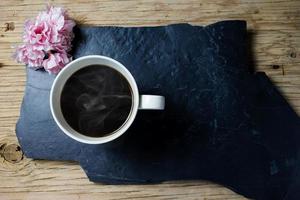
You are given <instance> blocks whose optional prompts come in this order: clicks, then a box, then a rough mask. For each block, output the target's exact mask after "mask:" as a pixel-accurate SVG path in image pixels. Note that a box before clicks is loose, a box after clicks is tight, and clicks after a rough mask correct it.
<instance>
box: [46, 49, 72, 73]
mask: <svg viewBox="0 0 300 200" xmlns="http://www.w3.org/2000/svg"><path fill="white" fill-rule="evenodd" d="M70 61H71V59H70V58H69V57H68V55H67V54H66V53H59V52H57V53H53V54H49V57H48V58H47V59H45V60H44V61H43V66H44V68H45V70H46V71H47V72H49V73H50V74H57V73H58V72H59V71H60V70H61V69H62V68H63V67H64V66H65V65H66V64H67V63H68V62H70Z"/></svg>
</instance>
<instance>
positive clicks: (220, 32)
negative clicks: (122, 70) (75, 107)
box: [16, 21, 300, 199]
mask: <svg viewBox="0 0 300 200" xmlns="http://www.w3.org/2000/svg"><path fill="white" fill-rule="evenodd" d="M246 34H247V30H246V23H245V22H244V21H224V22H219V23H216V24H212V25H209V26H206V27H201V26H191V25H188V24H176V25H169V26H161V27H143V28H121V27H78V28H77V30H76V38H75V43H74V52H73V55H74V58H78V57H81V56H84V55H91V54H99V55H106V56H110V57H112V58H114V59H116V60H118V61H120V62H121V63H123V64H124V65H125V66H126V67H127V68H128V69H129V71H130V72H131V73H132V74H133V76H134V77H135V79H136V81H137V84H138V87H139V90H140V92H141V93H149V94H162V95H164V96H165V97H166V110H165V111H139V113H138V115H137V118H136V120H135V122H134V123H133V125H132V127H130V129H129V130H128V131H127V132H126V134H124V135H123V136H122V137H120V138H119V139H118V140H116V141H114V142H111V143H108V144H102V145H86V144H80V143H78V142H76V141H74V140H72V139H70V138H68V137H67V136H65V135H64V134H63V133H62V132H61V131H60V129H59V128H58V127H57V125H56V124H55V122H54V120H53V119H52V116H51V113H50V108H49V90H50V87H51V85H52V82H53V80H54V78H55V77H54V76H50V75H48V74H47V73H46V72H44V71H42V70H39V71H34V70H31V69H27V84H26V91H25V96H24V99H23V103H22V107H21V115H20V119H19V121H18V123H17V127H16V132H17V136H18V139H19V142H20V144H21V146H22V149H23V151H24V153H25V155H26V156H27V157H30V158H36V159H50V160H75V161H78V162H79V163H80V165H81V166H82V167H83V169H84V170H85V172H86V174H87V176H88V177H89V179H90V180H91V181H95V182H104V183H108V184H129V183H157V182H162V181H166V180H190V179H193V180H195V179H207V180H211V181H215V182H217V183H220V184H223V185H225V186H227V187H230V188H231V189H233V190H234V191H236V192H238V193H240V194H243V195H245V196H247V197H251V198H255V199H283V198H285V197H286V198H287V199H293V198H294V199H297V198H298V199H299V198H300V196H299V194H297V188H298V187H297V186H299V182H300V180H299V179H300V178H299V177H298V173H299V172H300V169H299V168H300V167H299V166H300V165H299V164H300V159H299V154H298V152H299V147H298V146H299V145H298V142H300V136H299V130H300V120H299V117H298V116H297V115H296V113H295V112H294V111H293V110H292V109H291V107H290V106H289V105H288V103H287V102H286V101H285V100H284V98H283V97H282V96H281V95H280V94H279V92H278V91H277V90H276V88H275V87H274V86H273V84H272V83H271V82H270V81H269V79H268V78H267V76H266V75H265V74H264V73H258V74H251V73H249V70H248V67H247V51H246V49H247V48H246V43H247V41H246Z"/></svg>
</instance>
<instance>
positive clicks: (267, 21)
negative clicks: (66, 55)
mask: <svg viewBox="0 0 300 200" xmlns="http://www.w3.org/2000/svg"><path fill="white" fill-rule="evenodd" d="M51 2H52V3H53V4H54V5H60V6H64V7H65V8H67V9H68V10H69V12H70V15H71V16H72V17H73V18H75V19H77V20H78V21H80V22H81V23H85V24H92V25H121V26H150V25H163V24H170V23H178V22H188V23H191V24H198V25H205V24H209V23H212V22H215V21H218V20H224V19H243V20H247V22H248V28H249V32H250V33H251V36H252V43H251V44H252V45H251V51H253V55H254V63H255V66H256V68H257V69H256V70H259V71H265V72H266V73H267V74H268V75H269V77H271V79H272V80H273V81H274V83H275V84H276V85H277V86H278V88H279V89H280V90H281V91H282V93H283V94H284V95H285V97H286V98H287V99H288V101H289V102H290V103H291V105H292V106H293V108H294V109H295V110H296V111H297V112H298V113H300V1H299V0H240V1H239V0H224V1H217V0H202V1H201V0H190V1H187V0H182V1H179V0H165V1H163V0H143V1H141V0H136V1H135V0H122V1H110V0H72V1H71V0H70V1H67V0H60V1H53V0H52V1H51ZM44 8H45V1H44V0H32V1H30V0H23V1H21V0H19V1H17V0H8V1H5V0H2V1H0V26H1V29H0V199H1V200H2V199H51V200H52V199H55V198H56V197H59V198H60V199H64V200H65V199H72V200H74V199H96V198H97V199H102V200H103V199H243V197H242V196H239V195H237V194H235V193H234V192H232V191H231V190H229V189H226V188H224V187H222V186H219V185H216V184H213V183H210V182H207V181H189V182H168V183H163V184H156V185H128V186H111V185H101V184H94V183H91V182H89V181H88V179H87V177H86V175H85V174H84V172H83V170H82V169H81V168H80V167H79V165H78V164H77V163H74V162H54V161H41V160H31V159H28V158H25V157H24V156H22V151H21V149H20V147H19V146H18V141H17V139H16V135H15V123H16V120H17V119H18V116H19V108H20V103H21V100H22V96H23V92H24V85H25V70H24V66H22V65H20V64H17V63H16V62H15V61H13V60H12V59H11V54H12V52H13V51H14V50H13V49H12V45H14V44H17V43H18V42H20V41H21V33H22V31H23V24H24V20H25V19H27V18H33V17H35V16H36V15H37V13H38V12H39V11H40V10H42V9H44ZM37 98H38V97H37Z"/></svg>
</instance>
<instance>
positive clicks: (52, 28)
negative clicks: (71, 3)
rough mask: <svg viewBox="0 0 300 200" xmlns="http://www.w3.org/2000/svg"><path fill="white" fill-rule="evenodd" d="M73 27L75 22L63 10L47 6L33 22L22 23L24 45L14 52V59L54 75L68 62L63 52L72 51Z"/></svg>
mask: <svg viewBox="0 0 300 200" xmlns="http://www.w3.org/2000/svg"><path fill="white" fill-rule="evenodd" d="M74 26H75V22H74V21H73V20H71V19H69V17H68V15H67V12H66V11H65V10H64V9H63V8H59V7H53V6H48V7H47V9H46V11H43V12H40V13H39V15H38V16H37V17H36V19H35V21H31V20H28V21H26V22H25V28H24V35H23V42H24V44H23V45H21V46H19V47H18V48H17V49H16V53H15V54H14V57H15V59H16V60H17V61H18V62H22V63H25V64H27V65H28V66H30V67H35V68H37V67H44V68H45V70H46V71H48V72H49V73H58V72H59V71H60V70H61V69H62V68H63V67H64V66H65V64H67V63H68V62H70V61H71V57H70V56H69V55H68V53H67V52H68V51H70V50H71V48H72V46H71V43H72V40H73V38H74V33H73V31H72V30H73V27H74ZM53 52H54V53H53ZM38 65H39V66H38Z"/></svg>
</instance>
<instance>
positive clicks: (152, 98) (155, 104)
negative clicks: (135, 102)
mask: <svg viewBox="0 0 300 200" xmlns="http://www.w3.org/2000/svg"><path fill="white" fill-rule="evenodd" d="M139 109H140V110H164V109H165V97H164V96H159V95H140V102H139Z"/></svg>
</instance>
